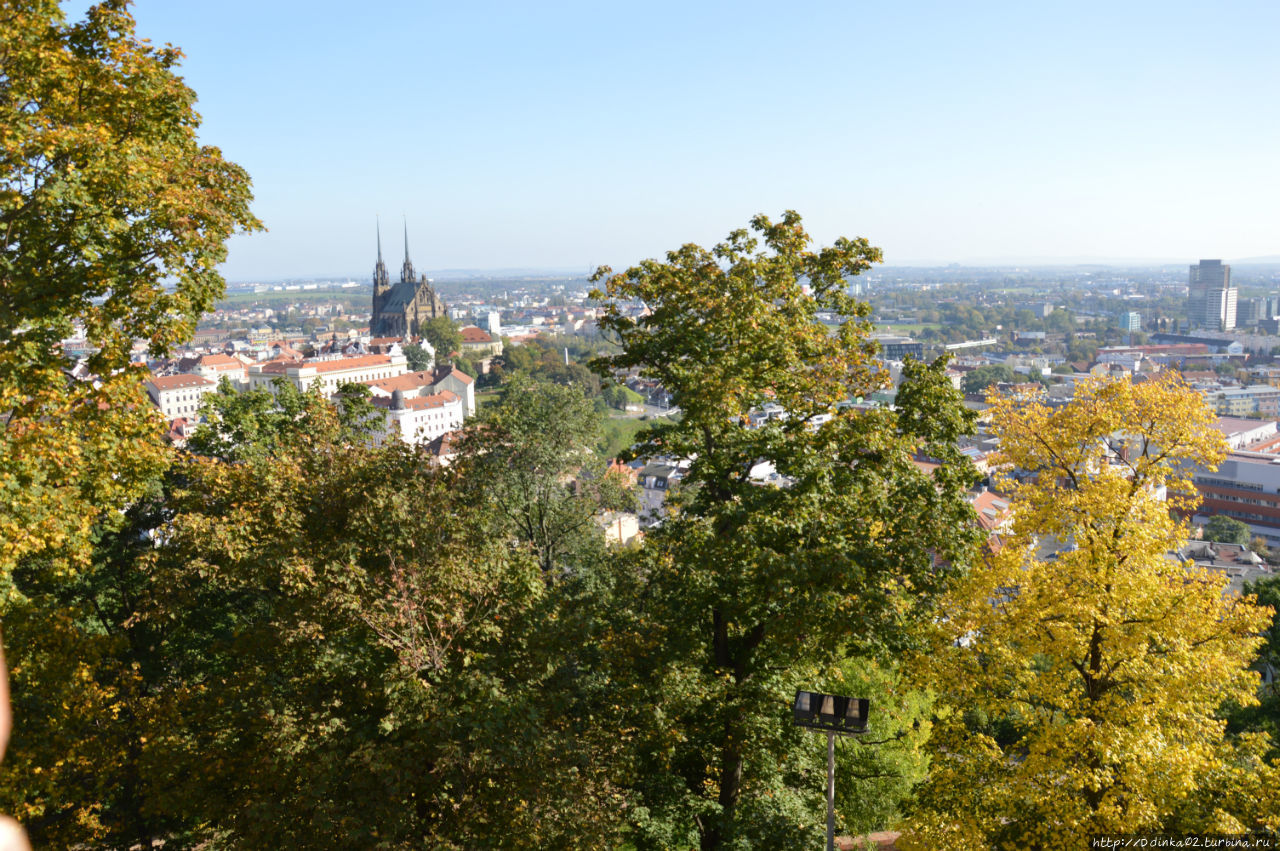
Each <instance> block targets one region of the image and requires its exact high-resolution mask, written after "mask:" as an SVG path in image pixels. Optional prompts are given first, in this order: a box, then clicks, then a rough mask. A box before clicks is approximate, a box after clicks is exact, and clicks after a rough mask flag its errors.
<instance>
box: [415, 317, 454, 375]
mask: <svg viewBox="0 0 1280 851" xmlns="http://www.w3.org/2000/svg"><path fill="white" fill-rule="evenodd" d="M421 330H422V339H424V340H426V341H427V343H428V344H429V345H430V346H431V348H432V349H433V350H434V351H435V353H436V363H438V364H440V363H450V362H451V361H452V359H453V354H454V352H461V351H462V332H461V331H459V330H458V324H457V323H456V322H454V321H453V320H452V319H450V318H449V317H447V316H436V317H434V318H432V319H428V320H427V321H426V322H425V323H424V324H423V325H422V329H421Z"/></svg>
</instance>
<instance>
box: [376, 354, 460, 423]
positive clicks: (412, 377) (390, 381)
mask: <svg viewBox="0 0 1280 851" xmlns="http://www.w3.org/2000/svg"><path fill="white" fill-rule="evenodd" d="M365 383H366V384H368V385H369V389H370V390H372V391H373V395H374V398H379V397H382V398H386V399H390V398H391V394H392V393H394V392H395V391H397V390H399V391H400V392H402V393H403V394H404V397H405V398H406V399H412V398H413V397H415V396H425V395H428V394H431V393H440V392H442V391H444V390H448V391H450V392H451V393H454V394H456V395H457V396H458V397H459V398H461V399H462V409H463V411H464V412H465V415H466V416H468V417H472V416H475V413H476V393H475V383H476V382H475V379H474V378H472V377H471V376H469V375H467V374H466V373H465V372H463V371H462V370H460V369H458V368H457V367H456V366H441V367H437V368H436V369H434V370H424V371H422V372H405V373H402V374H400V375H398V376H395V377H393V378H386V379H382V380H379V381H367V382H365Z"/></svg>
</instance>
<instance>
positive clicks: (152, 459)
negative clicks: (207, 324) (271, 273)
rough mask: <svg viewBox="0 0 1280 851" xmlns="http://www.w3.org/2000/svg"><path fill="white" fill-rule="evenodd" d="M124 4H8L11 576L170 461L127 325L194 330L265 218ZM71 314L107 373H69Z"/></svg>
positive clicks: (154, 333)
mask: <svg viewBox="0 0 1280 851" xmlns="http://www.w3.org/2000/svg"><path fill="white" fill-rule="evenodd" d="M127 6H128V4H127V2H125V0H108V2H103V3H100V4H98V5H96V6H93V7H92V8H90V10H89V12H88V14H87V18H86V20H84V21H83V22H80V23H76V24H67V23H66V22H64V20H63V18H62V14H61V11H60V9H59V7H58V4H56V3H48V2H34V0H20V2H17V3H7V4H5V6H4V8H3V10H0V62H2V63H3V66H2V68H0V411H4V412H7V425H6V428H5V430H4V432H3V434H2V435H0V490H3V491H4V492H5V493H6V494H7V495H8V496H7V497H6V499H5V500H4V501H3V503H0V544H2V547H0V573H3V574H5V575H7V574H8V572H9V570H10V569H11V568H12V566H13V565H14V564H15V563H16V561H17V560H18V559H20V558H22V557H23V556H25V555H27V554H31V553H36V552H39V551H41V550H43V549H44V548H46V547H54V548H57V549H58V550H59V551H60V552H62V553H64V554H65V555H66V556H68V557H70V558H72V559H73V560H74V561H75V562H76V563H77V564H81V563H83V561H84V558H85V557H86V555H87V553H88V546H89V531H90V529H91V527H92V524H93V521H94V519H95V518H98V517H101V516H104V515H103V512H106V511H109V510H111V509H112V508H116V507H121V506H123V505H124V504H125V502H127V500H128V499H129V498H131V497H132V496H135V495H137V494H138V493H139V492H140V490H141V488H142V487H144V486H145V483H146V482H147V481H149V480H150V478H151V477H152V476H153V475H154V474H155V473H156V471H157V470H158V469H159V467H161V466H162V465H163V463H164V461H163V452H162V450H161V449H160V448H159V443H158V440H157V439H156V437H157V433H158V429H159V424H158V422H157V421H156V419H155V418H154V415H153V413H152V408H151V406H150V405H149V403H148V402H147V400H146V398H145V395H144V394H143V393H142V392H141V388H140V383H141V380H140V377H139V375H138V373H137V372H136V371H135V370H132V369H130V368H129V355H130V350H131V347H132V344H133V341H134V339H135V338H141V339H143V340H146V341H147V342H148V344H149V345H150V350H151V352H152V353H155V354H162V353H164V352H166V351H167V350H168V348H169V347H170V346H172V345H173V344H174V343H176V342H178V341H180V340H184V339H186V338H187V337H189V336H190V333H191V331H192V330H193V328H194V325H195V321H196V319H197V318H198V317H199V316H200V315H201V314H202V313H203V312H205V311H206V310H208V309H209V308H210V307H211V306H212V305H213V303H214V300H215V299H216V298H217V297H218V296H219V295H221V293H222V291H223V281H222V278H221V277H220V275H219V274H218V272H217V264H218V263H219V262H220V261H221V260H222V259H223V258H224V257H225V248H224V243H225V242H226V240H227V238H228V237H229V236H230V235H231V234H232V233H234V232H236V231H238V230H252V229H255V228H257V227H259V224H258V222H257V220H256V219H255V218H254V217H253V216H252V214H250V212H249V206H248V205H249V200H250V193H249V179H248V176H247V175H246V174H245V173H244V171H243V170H242V169H240V168H239V167H238V166H236V165H234V164H232V163H229V162H227V161H225V160H224V159H223V158H222V155H221V153H220V152H219V151H218V149H217V148H212V147H208V146H203V145H201V144H200V143H199V142H198V140H197V136H196V131H197V128H198V126H199V116H198V115H197V114H196V112H195V110H194V108H193V106H194V103H195V94H194V93H193V92H192V91H191V90H190V89H189V88H187V86H186V85H185V84H184V83H183V81H182V79H181V78H180V77H179V76H178V75H177V74H176V73H175V69H176V68H177V64H178V61H179V59H180V58H181V53H180V52H179V51H178V50H177V49H176V48H173V47H168V46H166V47H161V48H157V47H153V46H151V45H150V44H149V43H147V42H146V41H143V40H140V39H138V38H137V37H136V35H135V33H134V23H133V19H132V18H131V17H130V15H129V12H128V9H127ZM76 331H79V332H81V333H82V334H83V337H84V339H85V340H86V342H87V343H88V345H89V346H90V347H92V348H93V350H94V353H93V354H92V355H90V356H89V358H88V362H87V368H88V370H89V371H90V372H92V373H94V374H96V375H97V376H98V379H99V380H98V381H97V382H92V383H91V382H79V381H72V380H69V379H68V377H67V375H66V374H65V373H64V368H66V367H67V366H68V364H67V363H66V362H65V360H64V358H63V355H62V352H61V349H60V345H59V343H60V341H61V340H62V339H64V338H66V337H70V336H72V335H73V333H74V332H76ZM68 542H70V543H73V544H75V546H72V547H67V546H64V544H65V543H68Z"/></svg>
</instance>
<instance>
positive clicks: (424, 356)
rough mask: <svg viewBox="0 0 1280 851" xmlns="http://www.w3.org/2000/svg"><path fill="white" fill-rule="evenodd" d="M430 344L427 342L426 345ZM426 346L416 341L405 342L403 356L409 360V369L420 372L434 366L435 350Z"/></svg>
mask: <svg viewBox="0 0 1280 851" xmlns="http://www.w3.org/2000/svg"><path fill="white" fill-rule="evenodd" d="M430 345H431V344H430V343H427V346H430ZM427 346H421V345H419V344H417V343H406V344H405V346H404V356H405V359H406V360H407V361H408V362H409V369H410V371H412V372H422V371H423V370H427V369H431V367H433V366H435V352H433V351H432V350H431V349H429V348H427Z"/></svg>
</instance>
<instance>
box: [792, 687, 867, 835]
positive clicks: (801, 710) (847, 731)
mask: <svg viewBox="0 0 1280 851" xmlns="http://www.w3.org/2000/svg"><path fill="white" fill-rule="evenodd" d="M870 711H871V701H869V700H867V699H866V698H865V697H842V696H840V695H838V694H821V693H819V692H813V691H797V692H796V700H795V703H794V704H792V707H791V717H792V720H793V721H794V722H795V724H796V726H798V727H808V728H809V729H811V730H822V731H823V732H825V733H826V734H827V851H835V848H836V736H837V735H841V736H849V735H857V734H858V733H865V732H866V731H867V715H868V713H869V712H870Z"/></svg>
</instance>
